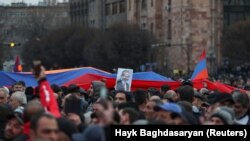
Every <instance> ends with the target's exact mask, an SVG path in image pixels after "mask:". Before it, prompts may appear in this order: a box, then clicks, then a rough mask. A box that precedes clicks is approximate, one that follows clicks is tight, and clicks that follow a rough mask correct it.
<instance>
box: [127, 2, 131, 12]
mask: <svg viewBox="0 0 250 141" xmlns="http://www.w3.org/2000/svg"><path fill="white" fill-rule="evenodd" d="M128 8H129V11H130V10H131V0H129V1H128Z"/></svg>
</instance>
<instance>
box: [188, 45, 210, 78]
mask: <svg viewBox="0 0 250 141" xmlns="http://www.w3.org/2000/svg"><path fill="white" fill-rule="evenodd" d="M207 78H208V71H207V63H206V50H205V49H204V50H203V52H202V54H201V56H200V61H199V63H198V64H197V65H196V67H195V69H194V72H193V74H192V77H191V80H199V79H207Z"/></svg>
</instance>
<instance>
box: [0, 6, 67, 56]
mask: <svg viewBox="0 0 250 141" xmlns="http://www.w3.org/2000/svg"><path fill="white" fill-rule="evenodd" d="M68 12H69V5H68V3H58V4H57V5H54V6H28V5H27V4H25V3H23V2H21V3H12V4H11V5H10V6H0V34H1V37H0V43H4V44H6V43H10V42H16V43H21V45H23V44H24V43H25V42H27V41H29V39H30V38H37V40H39V37H40V36H42V35H43V34H44V33H47V32H49V31H50V30H53V29H57V28H60V27H63V26H66V25H69V24H70V16H69V14H68ZM21 47H22V46H20V47H18V48H15V49H11V50H9V51H11V52H7V53H9V55H8V56H9V57H10V58H5V59H14V57H15V55H16V54H20V51H21V49H22V48H21Z"/></svg>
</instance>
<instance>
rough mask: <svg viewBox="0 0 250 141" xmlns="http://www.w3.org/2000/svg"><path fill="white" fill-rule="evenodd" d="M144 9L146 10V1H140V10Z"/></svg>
mask: <svg viewBox="0 0 250 141" xmlns="http://www.w3.org/2000/svg"><path fill="white" fill-rule="evenodd" d="M146 8H147V3H146V0H142V2H141V9H142V10H145V9H146Z"/></svg>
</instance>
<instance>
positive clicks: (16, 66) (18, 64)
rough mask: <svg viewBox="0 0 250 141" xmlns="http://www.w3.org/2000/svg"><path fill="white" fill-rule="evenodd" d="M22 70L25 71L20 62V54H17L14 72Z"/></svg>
mask: <svg viewBox="0 0 250 141" xmlns="http://www.w3.org/2000/svg"><path fill="white" fill-rule="evenodd" d="M22 71H23V68H22V65H21V63H20V59H19V56H16V60H15V65H14V68H13V72H22Z"/></svg>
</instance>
